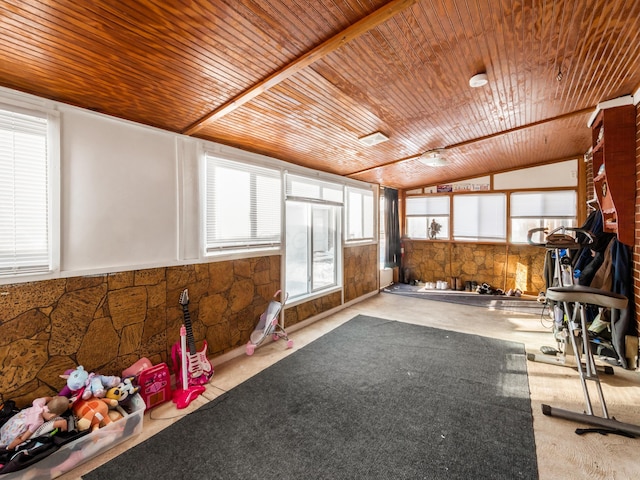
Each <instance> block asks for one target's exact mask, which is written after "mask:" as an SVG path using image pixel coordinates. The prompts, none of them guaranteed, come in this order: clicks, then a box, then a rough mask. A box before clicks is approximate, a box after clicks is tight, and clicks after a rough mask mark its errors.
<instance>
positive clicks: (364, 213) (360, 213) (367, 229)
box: [346, 187, 374, 242]
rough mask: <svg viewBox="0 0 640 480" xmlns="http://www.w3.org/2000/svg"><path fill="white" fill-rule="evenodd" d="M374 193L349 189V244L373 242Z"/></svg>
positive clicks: (359, 189)
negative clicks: (364, 241) (365, 241)
mask: <svg viewBox="0 0 640 480" xmlns="http://www.w3.org/2000/svg"><path fill="white" fill-rule="evenodd" d="M373 213H374V212H373V192H372V191H371V190H364V189H361V188H353V187H347V238H346V240H347V241H348V242H353V241H362V240H373V225H374V221H373Z"/></svg>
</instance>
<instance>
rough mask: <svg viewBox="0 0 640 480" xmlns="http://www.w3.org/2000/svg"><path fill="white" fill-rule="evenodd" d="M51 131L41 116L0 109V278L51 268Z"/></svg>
mask: <svg viewBox="0 0 640 480" xmlns="http://www.w3.org/2000/svg"><path fill="white" fill-rule="evenodd" d="M57 128H58V127H57V120H56V118H55V117H49V116H48V115H47V114H45V113H40V112H30V111H25V110H21V109H17V108H16V109H14V108H11V109H9V108H6V109H5V108H4V107H0V276H12V275H19V274H32V273H47V272H50V271H52V270H54V269H55V267H56V263H57V262H56V261H55V260H54V257H55V258H57V252H54V251H53V242H54V239H55V237H56V235H57V225H55V224H54V218H57V208H58V204H57V201H56V200H55V195H54V193H55V192H57V188H58V187H57V184H56V182H57V176H56V172H57V164H58V158H57V155H55V154H54V150H55V148H52V147H53V145H54V144H55V145H57V141H58V140H57V135H59V134H58V131H57Z"/></svg>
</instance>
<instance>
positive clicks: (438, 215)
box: [405, 194, 452, 240]
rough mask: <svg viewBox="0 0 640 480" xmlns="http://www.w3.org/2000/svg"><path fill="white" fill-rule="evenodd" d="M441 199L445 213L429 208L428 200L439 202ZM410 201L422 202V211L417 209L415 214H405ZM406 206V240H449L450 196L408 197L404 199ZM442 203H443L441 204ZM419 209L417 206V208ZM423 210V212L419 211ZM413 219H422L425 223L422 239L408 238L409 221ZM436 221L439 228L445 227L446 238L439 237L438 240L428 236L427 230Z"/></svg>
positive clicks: (427, 195)
mask: <svg viewBox="0 0 640 480" xmlns="http://www.w3.org/2000/svg"><path fill="white" fill-rule="evenodd" d="M441 199H446V204H447V207H446V210H447V212H446V213H442V212H441V211H440V210H435V209H430V208H429V200H435V201H438V200H441ZM411 200H416V201H417V200H424V209H420V208H418V209H417V210H418V211H417V213H406V212H408V211H409V210H410V208H409V202H410V201H411ZM405 202H406V205H405V232H406V235H407V238H410V239H412V240H451V217H452V215H451V210H452V208H451V207H452V205H451V196H450V195H441V194H440V195H437V194H426V195H414V196H410V197H406V200H405ZM443 203H444V202H443ZM418 207H419V206H418ZM420 210H423V211H420ZM410 218H413V219H424V222H425V236H424V237H415V236H410V234H409V219H410ZM434 220H435V221H437V220H441V222H438V223H440V225H441V226H446V227H447V228H446V237H440V238H438V237H437V236H436V237H431V236H430V232H429V228H430V225H431V222H432V221H434Z"/></svg>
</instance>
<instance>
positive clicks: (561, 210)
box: [511, 190, 577, 218]
mask: <svg viewBox="0 0 640 480" xmlns="http://www.w3.org/2000/svg"><path fill="white" fill-rule="evenodd" d="M576 204H577V199H576V192H575V191H574V190H561V191H551V192H517V193H512V194H511V217H512V218H517V217H520V218H541V217H567V218H573V217H575V216H576V210H577V207H576Z"/></svg>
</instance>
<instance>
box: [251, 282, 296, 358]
mask: <svg viewBox="0 0 640 480" xmlns="http://www.w3.org/2000/svg"><path fill="white" fill-rule="evenodd" d="M280 293H281V290H278V291H277V292H276V293H275V295H274V296H273V299H272V300H271V301H270V302H269V305H267V310H266V311H265V312H264V313H263V314H262V315H260V320H259V321H258V325H256V328H255V329H254V330H253V332H252V333H251V337H250V340H249V342H248V343H247V346H246V348H247V355H253V352H254V351H255V349H256V347H257V346H258V345H260V344H261V343H262V342H263V341H264V339H265V338H267V337H268V336H269V335H273V340H274V341H277V340H279V339H281V338H284V339H285V340H286V341H287V348H291V347H293V340H289V337H288V336H287V332H286V330H285V329H284V320H283V321H280V311H281V310H282V307H283V306H284V304H285V303H286V302H287V299H288V298H289V294H288V293H287V294H286V295H285V297H284V300H283V301H282V302H278V301H276V297H277V296H278V294H280Z"/></svg>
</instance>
